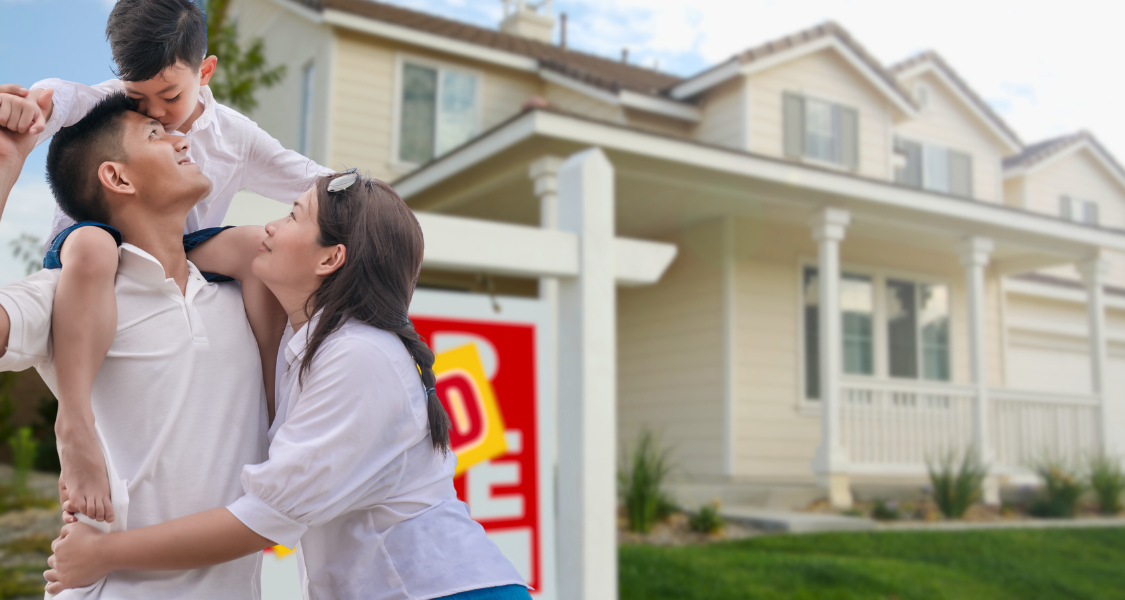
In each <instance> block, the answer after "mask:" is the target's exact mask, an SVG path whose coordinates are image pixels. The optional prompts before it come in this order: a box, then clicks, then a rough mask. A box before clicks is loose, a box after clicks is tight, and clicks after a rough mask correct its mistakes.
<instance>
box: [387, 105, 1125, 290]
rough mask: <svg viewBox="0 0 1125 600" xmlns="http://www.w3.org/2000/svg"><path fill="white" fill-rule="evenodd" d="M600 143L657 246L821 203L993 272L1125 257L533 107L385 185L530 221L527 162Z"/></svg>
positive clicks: (859, 185) (1003, 215) (633, 222)
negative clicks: (959, 252)
mask: <svg viewBox="0 0 1125 600" xmlns="http://www.w3.org/2000/svg"><path fill="white" fill-rule="evenodd" d="M590 146H600V147H601V148H602V149H603V150H604V151H605V152H606V155H607V156H608V157H609V159H610V161H611V162H612V163H613V165H614V168H615V171H616V175H617V188H616V193H617V198H616V219H617V224H616V227H617V234H618V235H622V236H628V237H638V238H651V239H662V238H667V237H669V236H670V235H672V234H674V233H675V232H677V231H679V230H680V229H682V228H684V227H686V226H690V225H692V224H695V223H698V222H701V221H706V220H710V219H715V218H718V217H721V216H725V215H734V216H743V217H747V218H753V219H759V220H762V221H764V222H776V223H787V224H794V225H804V224H805V223H807V221H808V219H809V217H810V215H811V214H812V213H813V212H814V211H815V210H816V209H818V208H821V207H824V206H837V207H840V208H845V209H848V210H849V211H851V213H852V225H851V226H850V227H849V231H848V236H849V237H853V236H856V237H864V238H868V239H875V240H886V241H888V242H895V243H901V244H906V245H911V246H915V247H921V248H929V249H934V250H939V251H944V252H949V251H951V250H952V249H953V248H955V245H956V243H957V242H958V241H960V240H961V239H962V238H963V237H965V236H968V235H980V236H987V237H989V238H992V239H993V240H994V242H995V243H996V249H995V252H994V254H993V259H994V261H996V262H995V263H994V264H997V265H998V266H999V268H1000V270H1001V271H1004V272H1019V271H1026V270H1031V269H1035V268H1040V267H1043V266H1047V265H1051V264H1059V263H1064V262H1072V261H1076V260H1082V259H1084V258H1087V257H1089V256H1091V255H1093V254H1095V253H1097V252H1098V249H1099V247H1107V248H1112V249H1116V250H1122V251H1125V232H1122V231H1116V230H1108V229H1100V228H1093V227H1088V226H1082V225H1077V224H1072V223H1067V222H1063V221H1060V220H1058V219H1054V218H1051V217H1048V216H1044V215H1037V214H1034V213H1030V212H1027V211H1023V210H1017V209H1013V208H1008V207H1005V206H1000V205H995V204H991V203H984V202H978V201H971V200H963V199H959V198H953V197H949V196H943V195H939V194H932V193H927V192H921V191H917V190H910V189H905V188H901V187H899V186H895V185H892V184H889V183H886V182H881V181H874V180H869V179H864V178H859V177H855V176H852V175H848V174H843V173H838V172H834V171H830V170H825V169H817V168H812V167H807V166H803V165H797V164H793V163H789V162H785V161H780V160H776V159H772V158H768V157H761V156H757V155H751V154H748V153H745V152H738V151H733V150H729V149H724V148H718V147H713V146H708V145H704V144H699V143H696V142H692V141H688V140H681V139H677V138H671V137H665V136H660V135H656V134H650V133H646V132H640V131H637V130H634V129H629V128H624V127H621V126H617V125H613V124H608V123H602V122H598V121H591V120H587V119H584V118H581V117H576V116H573V115H566V114H559V113H556V112H552V111H544V110H533V111H528V112H525V113H523V114H521V115H519V116H517V117H515V118H513V119H511V120H510V121H508V122H506V123H504V124H502V125H500V126H498V127H496V128H494V129H493V130H491V131H489V132H487V133H485V134H484V135H482V136H480V137H478V138H476V139H474V140H473V141H471V142H469V143H468V144H466V145H465V146H462V147H461V148H459V149H457V150H455V151H453V152H451V153H450V154H448V155H446V156H444V157H442V158H441V159H439V160H437V161H434V162H433V163H430V164H429V165H426V166H425V167H423V168H421V169H419V170H418V171H415V172H414V173H411V174H410V175H408V176H406V177H404V178H402V179H400V180H398V181H396V182H395V187H396V189H398V190H399V193H400V194H402V195H403V197H404V198H405V199H406V201H407V202H408V203H409V204H410V205H411V206H412V207H413V208H415V209H416V210H424V211H434V212H442V213H447V214H456V215H463V216H470V217H475V218H483V219H491V220H497V221H504V222H511V223H520V224H526V225H535V224H537V223H538V222H539V202H538V199H537V198H536V196H535V193H534V189H533V184H532V181H531V179H530V178H529V176H528V167H529V164H530V163H531V162H532V161H534V160H535V159H537V158H539V157H541V156H544V155H555V156H559V157H566V156H569V155H571V154H573V153H575V152H577V151H579V150H582V149H584V148H587V147H590Z"/></svg>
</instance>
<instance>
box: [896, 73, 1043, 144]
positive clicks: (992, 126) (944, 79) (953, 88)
mask: <svg viewBox="0 0 1125 600" xmlns="http://www.w3.org/2000/svg"><path fill="white" fill-rule="evenodd" d="M927 72H928V73H933V75H934V77H937V79H938V81H940V82H941V84H942V85H944V86H945V88H946V89H947V90H949V91H950V92H952V93H953V95H954V96H955V97H956V98H957V100H958V101H960V102H961V104H962V105H964V106H965V107H967V108H968V109H969V111H970V112H972V113H973V116H974V117H976V118H977V120H979V121H980V122H981V123H982V124H983V125H984V126H985V127H987V128H988V131H989V132H991V133H992V135H994V136H995V137H996V139H998V140H1000V141H1001V142H1003V144H1004V146H1005V149H1006V150H1007V151H1008V152H1019V151H1020V150H1021V149H1022V148H1023V146H1021V145H1020V143H1019V141H1017V140H1014V139H1012V137H1011V136H1010V135H1008V134H1007V133H1005V132H1004V130H1003V129H1000V128H999V127H998V126H997V125H996V123H993V122H992V119H991V118H989V116H988V115H986V114H985V113H984V111H982V110H981V109H980V107H979V106H977V103H976V102H973V100H972V99H971V98H969V97H968V96H966V95H965V93H964V92H962V91H961V87H960V86H958V85H957V84H956V83H954V82H953V80H952V79H950V78H949V76H948V75H946V74H945V71H944V70H943V69H939V68H937V66H936V65H934V64H933V63H930V62H925V63H922V64H919V65H916V66H914V67H912V68H910V69H907V70H906V71H903V72H902V73H900V74H899V76H898V79H899V81H902V80H904V79H910V78H911V77H917V76H919V75H922V74H924V73H927Z"/></svg>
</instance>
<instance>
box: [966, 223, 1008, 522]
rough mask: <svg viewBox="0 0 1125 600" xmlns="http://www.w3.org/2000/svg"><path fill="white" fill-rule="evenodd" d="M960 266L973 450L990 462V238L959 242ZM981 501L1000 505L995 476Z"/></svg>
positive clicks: (998, 488) (985, 461)
mask: <svg viewBox="0 0 1125 600" xmlns="http://www.w3.org/2000/svg"><path fill="white" fill-rule="evenodd" d="M960 250H961V265H962V266H963V267H965V304H966V306H967V307H968V310H967V311H966V312H967V315H966V316H967V317H968V322H969V381H970V384H971V385H972V387H973V389H974V392H975V394H974V395H975V401H974V403H973V450H974V451H976V452H977V455H978V456H979V457H980V459H981V461H983V462H984V464H991V463H992V458H993V455H992V443H991V440H990V439H989V423H988V358H987V350H986V348H985V339H984V333H985V312H984V269H985V267H987V266H988V262H989V260H990V257H991V255H992V240H990V239H988V238H983V237H976V236H971V237H967V238H965V239H963V240H962V241H961V248H960ZM982 492H983V495H984V503H985V504H988V505H998V504H1000V486H999V481H998V480H997V478H996V477H994V476H990V477H988V478H987V479H986V480H985V482H984V489H983V490H982Z"/></svg>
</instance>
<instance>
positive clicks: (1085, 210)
mask: <svg viewBox="0 0 1125 600" xmlns="http://www.w3.org/2000/svg"><path fill="white" fill-rule="evenodd" d="M1063 206H1067V207H1068V210H1067V211H1065V212H1067V213H1069V214H1064V211H1063ZM1091 208H1093V215H1094V219H1093V220H1090V214H1091V210H1090V209H1091ZM1101 212H1102V209H1101V206H1100V205H1099V203H1098V201H1097V200H1087V199H1086V198H1079V197H1077V196H1074V195H1072V194H1059V218H1060V219H1062V220H1064V221H1069V222H1071V223H1077V224H1079V225H1090V226H1092V227H1100V226H1101Z"/></svg>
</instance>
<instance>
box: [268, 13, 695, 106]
mask: <svg viewBox="0 0 1125 600" xmlns="http://www.w3.org/2000/svg"><path fill="white" fill-rule="evenodd" d="M289 1H290V2H294V3H296V4H299V5H302V6H304V7H306V8H309V9H312V10H314V11H316V12H324V10H325V9H333V10H338V11H341V12H345V13H350V14H353V15H356V16H360V17H366V18H369V19H374V20H378V21H383V22H386V23H391V24H394V25H399V26H401V27H407V28H410V29H416V30H419V31H424V32H427V33H432V34H435V35H440V36H443V37H447V38H450V39H455V40H459V41H462V42H468V43H470V44H477V45H481V46H485V47H488V48H492V49H494V50H501V51H504V52H511V53H513V54H519V55H522V56H526V57H529V58H532V59H535V60H538V61H539V66H540V67H541V68H545V69H550V70H552V71H555V72H558V73H561V74H563V75H566V76H568V77H571V78H574V79H578V80H580V81H582V82H583V83H587V84H589V85H593V86H596V87H600V88H603V89H609V90H612V91H615V92H616V91H618V90H620V89H627V90H631V91H634V92H640V93H644V94H650V95H663V92H664V90H666V89H668V88H670V87H671V86H673V85H675V84H676V83H678V82H680V81H681V78H679V77H676V76H675V75H669V74H668V73H662V72H660V71H656V70H653V69H646V68H644V67H640V66H637V65H632V64H629V63H625V62H621V61H617V60H611V59H607V58H602V57H600V56H594V55H592V54H586V53H584V52H577V51H574V50H568V49H565V48H561V47H559V46H556V45H553V44H547V43H544V42H540V41H537V40H532V39H528V38H525V37H521V36H518V35H511V34H507V33H503V32H500V31H496V30H494V29H487V28H484V27H477V26H475V25H470V24H468V23H463V22H460V21H454V20H451V19H445V18H442V17H438V16H435V15H431V14H427V13H423V12H418V11H414V10H409V9H405V8H399V7H397V6H391V5H388V4H383V3H380V2H374V1H372V0H289Z"/></svg>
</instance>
